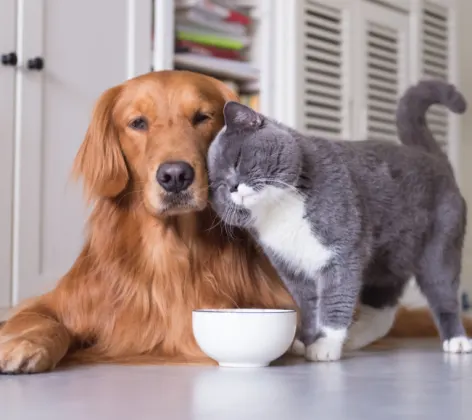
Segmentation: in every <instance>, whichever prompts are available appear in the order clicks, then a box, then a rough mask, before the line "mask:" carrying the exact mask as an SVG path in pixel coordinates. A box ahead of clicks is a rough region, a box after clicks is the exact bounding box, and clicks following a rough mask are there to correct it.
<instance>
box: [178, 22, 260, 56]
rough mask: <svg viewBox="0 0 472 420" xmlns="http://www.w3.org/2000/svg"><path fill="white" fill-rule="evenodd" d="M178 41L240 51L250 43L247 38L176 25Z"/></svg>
mask: <svg viewBox="0 0 472 420" xmlns="http://www.w3.org/2000/svg"><path fill="white" fill-rule="evenodd" d="M176 33H177V39H178V40H184V41H193V42H197V43H199V44H204V45H213V46H215V47H220V48H228V49H233V50H240V49H243V48H245V47H247V46H248V45H249V44H250V43H251V39H250V37H248V36H235V35H225V34H221V33H219V32H214V31H206V30H203V29H199V28H195V27H192V26H188V25H182V24H178V23H177V25H176Z"/></svg>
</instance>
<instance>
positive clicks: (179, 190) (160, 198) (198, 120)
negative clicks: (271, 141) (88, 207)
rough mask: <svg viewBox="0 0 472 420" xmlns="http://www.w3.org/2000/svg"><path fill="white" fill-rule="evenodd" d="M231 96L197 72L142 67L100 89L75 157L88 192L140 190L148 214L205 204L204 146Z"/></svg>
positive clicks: (97, 194) (114, 193) (198, 207)
mask: <svg viewBox="0 0 472 420" xmlns="http://www.w3.org/2000/svg"><path fill="white" fill-rule="evenodd" d="M228 100H237V97H236V95H235V94H234V93H233V92H232V91H231V90H230V89H229V88H228V87H226V85H225V84H223V83H222V82H220V81H218V80H216V79H213V78H211V77H207V76H203V75H200V74H197V73H190V72H183V71H182V72H181V71H162V72H153V73H149V74H146V75H143V76H140V77H137V78H135V79H132V80H129V81H127V82H125V83H123V84H122V85H119V86H116V87H113V88H111V89H109V90H107V91H106V92H104V93H103V94H102V96H101V97H100V98H99V100H98V102H97V104H96V107H95V110H94V112H93V116H92V121H91V123H90V126H89V128H88V130H87V134H86V136H85V140H84V142H83V144H82V146H81V148H80V150H79V152H78V154H77V157H76V160H75V173H76V174H77V175H79V176H82V177H83V178H84V183H85V190H86V192H87V194H88V196H89V198H91V199H94V198H99V197H109V198H114V197H118V196H120V195H121V194H141V196H142V199H143V202H144V205H145V206H146V208H147V209H148V211H150V212H151V213H152V214H155V215H161V216H167V215H174V214H181V213H186V212H192V211H198V210H201V209H203V208H204V207H205V206H206V205H207V201H208V180H207V173H206V153H207V150H208V147H209V145H210V142H211V141H212V139H213V138H214V136H215V135H216V134H217V132H218V131H219V130H220V129H221V127H222V126H223V113H222V111H223V106H224V104H225V102H226V101H228Z"/></svg>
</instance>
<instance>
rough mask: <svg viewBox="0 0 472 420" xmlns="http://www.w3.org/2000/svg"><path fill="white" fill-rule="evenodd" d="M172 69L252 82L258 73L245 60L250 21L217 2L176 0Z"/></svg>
mask: <svg viewBox="0 0 472 420" xmlns="http://www.w3.org/2000/svg"><path fill="white" fill-rule="evenodd" d="M175 6H176V10H175V29H176V42H175V46H176V51H175V52H176V54H175V66H176V67H177V68H186V69H191V70H194V71H200V72H202V73H206V74H210V75H213V76H216V77H220V78H224V79H230V80H236V81H242V82H251V81H255V80H257V79H258V78H259V71H258V70H257V69H255V68H254V67H252V66H251V64H250V63H248V62H247V60H246V51H247V49H248V48H249V47H250V46H251V41H252V39H251V35H250V26H251V23H252V22H251V18H250V17H249V16H248V15H246V14H245V13H243V12H242V11H241V10H237V9H234V8H230V7H228V6H227V5H222V3H221V2H219V1H218V0H175Z"/></svg>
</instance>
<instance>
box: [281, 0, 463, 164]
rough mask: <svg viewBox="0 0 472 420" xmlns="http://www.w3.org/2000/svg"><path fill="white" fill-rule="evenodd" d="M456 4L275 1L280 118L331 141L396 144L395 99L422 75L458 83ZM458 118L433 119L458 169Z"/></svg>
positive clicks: (437, 114)
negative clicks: (386, 141)
mask: <svg viewBox="0 0 472 420" xmlns="http://www.w3.org/2000/svg"><path fill="white" fill-rule="evenodd" d="M455 8H456V6H455V1H454V0H430V1H426V0H384V1H382V2H379V1H370V0H299V1H294V2H288V1H284V0H275V2H274V9H275V15H276V18H275V19H276V22H279V23H280V24H279V28H280V27H282V25H281V24H282V22H283V28H284V30H280V31H279V36H278V38H277V37H275V40H276V42H275V48H274V49H275V50H276V52H275V54H276V55H277V56H278V60H277V65H276V66H275V68H274V70H273V71H274V74H275V76H274V77H275V78H276V83H275V85H276V86H277V92H276V93H275V94H274V95H275V97H276V101H275V102H276V104H275V105H274V106H275V107H276V109H278V111H277V113H276V117H277V118H278V119H280V120H282V121H284V122H286V123H287V124H290V125H293V126H295V127H297V128H298V129H300V130H302V131H304V132H306V133H309V134H312V135H320V136H324V137H327V138H344V139H362V138H378V139H386V140H392V139H396V138H397V136H396V127H395V110H396V102H397V99H398V97H399V95H401V94H402V93H403V92H404V90H405V88H406V87H407V86H408V85H410V84H411V83H415V82H416V81H417V80H418V79H419V78H421V77H436V78H438V77H439V78H443V79H447V80H450V81H451V82H457V75H456V72H455V68H456V61H457V54H456V42H455V38H456V33H455V32H456V27H455V25H454V22H455V21H454V13H455V10H456V9H455ZM456 119H457V117H456V116H454V115H452V114H451V113H449V112H448V111H447V110H445V109H444V108H442V107H437V109H435V108H434V107H433V109H432V110H430V112H429V113H428V120H429V122H430V123H431V128H432V130H433V132H434V133H435V136H436V138H437V139H438V141H439V142H441V143H442V145H443V146H444V148H445V150H447V151H448V152H449V156H450V158H451V160H452V162H453V164H454V163H455V162H456V160H457V155H458V151H457V147H456V146H457V143H458V131H457V126H458V125H457V121H456Z"/></svg>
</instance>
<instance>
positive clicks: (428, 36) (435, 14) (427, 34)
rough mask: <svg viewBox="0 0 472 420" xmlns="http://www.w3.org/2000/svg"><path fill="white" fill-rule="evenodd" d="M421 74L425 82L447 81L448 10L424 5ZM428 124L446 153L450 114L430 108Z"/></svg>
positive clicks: (441, 108)
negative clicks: (426, 80)
mask: <svg viewBox="0 0 472 420" xmlns="http://www.w3.org/2000/svg"><path fill="white" fill-rule="evenodd" d="M421 30H422V33H421V71H422V76H423V77H424V78H434V79H442V80H449V79H450V76H449V54H450V51H449V16H448V9H447V8H445V7H443V6H439V5H436V4H434V3H431V2H425V3H424V7H423V10H422V18H421ZM427 121H428V125H429V127H430V129H431V131H432V132H433V134H434V137H435V139H436V141H438V142H439V143H440V145H441V148H442V149H443V150H444V151H445V152H446V153H447V152H448V138H449V134H450V130H449V128H450V127H449V126H450V123H449V111H448V110H447V109H446V108H445V107H444V106H439V105H438V106H433V107H431V109H430V110H429V112H428V114H427Z"/></svg>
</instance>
